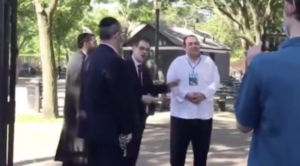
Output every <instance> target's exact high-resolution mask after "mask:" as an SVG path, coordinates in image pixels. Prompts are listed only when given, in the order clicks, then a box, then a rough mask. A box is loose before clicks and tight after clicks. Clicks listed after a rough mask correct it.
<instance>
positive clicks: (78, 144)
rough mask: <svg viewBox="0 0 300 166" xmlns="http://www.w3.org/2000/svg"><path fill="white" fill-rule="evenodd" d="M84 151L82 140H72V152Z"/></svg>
mask: <svg viewBox="0 0 300 166" xmlns="http://www.w3.org/2000/svg"><path fill="white" fill-rule="evenodd" d="M83 150H84V139H81V138H74V151H75V152H82V151H83Z"/></svg>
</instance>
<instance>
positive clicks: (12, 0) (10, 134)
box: [0, 0, 18, 166]
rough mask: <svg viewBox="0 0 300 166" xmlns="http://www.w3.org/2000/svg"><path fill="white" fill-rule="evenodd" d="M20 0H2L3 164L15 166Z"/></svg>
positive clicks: (0, 156) (0, 99)
mask: <svg viewBox="0 0 300 166" xmlns="http://www.w3.org/2000/svg"><path fill="white" fill-rule="evenodd" d="M16 28H17V0H0V166H13V145H14V121H15V85H16V58H17V54H18V50H17V48H18V47H17V36H16V35H17V29H16Z"/></svg>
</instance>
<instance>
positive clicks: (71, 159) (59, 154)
mask: <svg viewBox="0 0 300 166" xmlns="http://www.w3.org/2000/svg"><path fill="white" fill-rule="evenodd" d="M85 56H86V55H84V53H83V52H82V51H80V50H79V51H77V52H76V53H75V54H74V55H73V56H72V58H71V59H70V61H69V63H68V66H67V73H66V92H65V105H64V126H63V130H62V132H61V136H60V140H59V144H58V147H57V151H56V155H55V160H56V161H63V162H64V165H68V164H70V165H72V166H76V165H81V166H82V165H84V164H83V163H81V161H80V160H79V159H80V158H83V157H85V156H84V153H80V152H75V151H74V149H73V143H74V136H75V135H74V133H75V131H76V129H77V123H78V119H77V118H76V115H77V113H78V112H79V111H80V109H81V108H80V96H81V89H82V88H81V86H82V74H83V73H82V71H83V64H84V60H85V58H86V57H85Z"/></svg>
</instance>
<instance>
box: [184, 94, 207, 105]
mask: <svg viewBox="0 0 300 166" xmlns="http://www.w3.org/2000/svg"><path fill="white" fill-rule="evenodd" d="M186 98H187V99H188V100H189V101H190V102H192V103H195V104H199V103H200V102H201V101H202V100H204V99H205V96H204V95H203V94H202V93H196V92H190V93H188V94H187V95H186Z"/></svg>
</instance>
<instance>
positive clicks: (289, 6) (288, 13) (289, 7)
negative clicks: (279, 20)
mask: <svg viewBox="0 0 300 166" xmlns="http://www.w3.org/2000/svg"><path fill="white" fill-rule="evenodd" d="M283 10H284V11H283V12H284V14H285V15H286V16H291V15H293V13H294V11H295V7H294V6H293V5H292V4H291V3H289V2H285V3H284V9H283Z"/></svg>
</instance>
